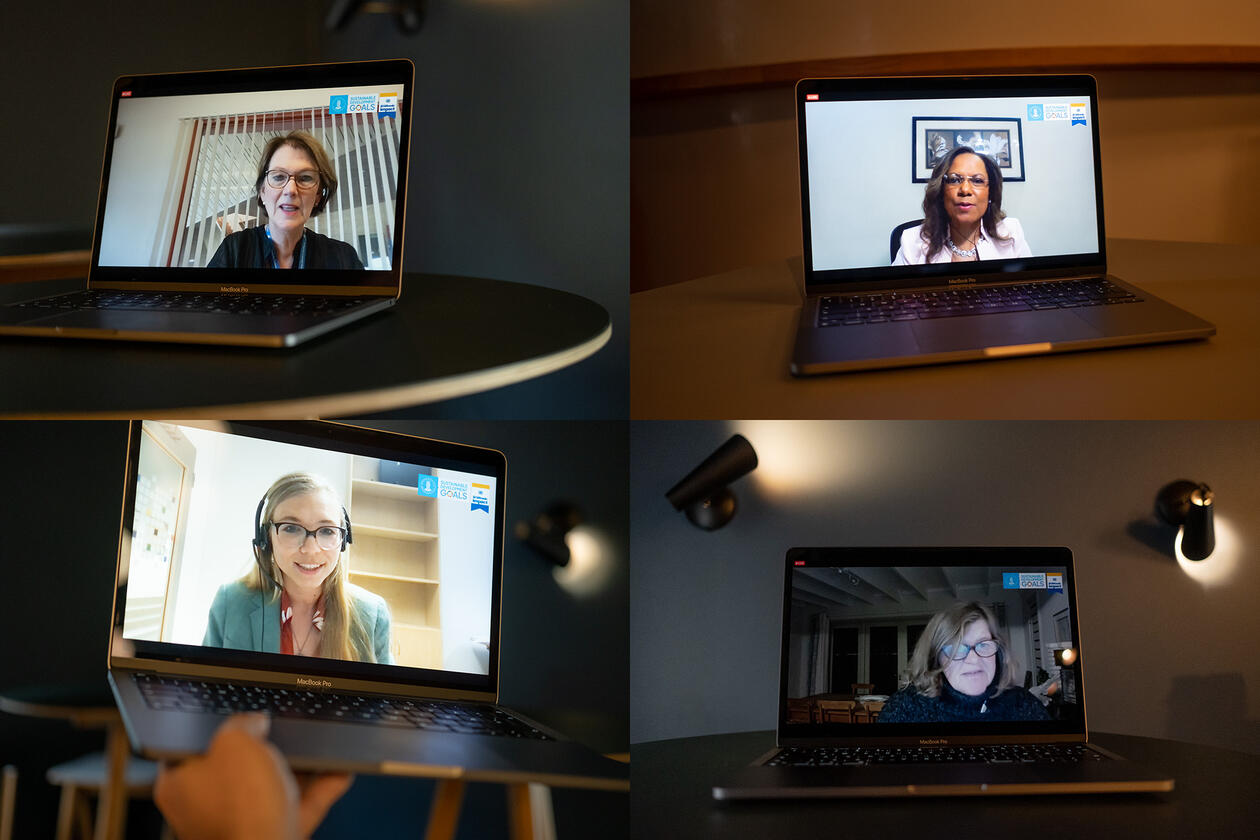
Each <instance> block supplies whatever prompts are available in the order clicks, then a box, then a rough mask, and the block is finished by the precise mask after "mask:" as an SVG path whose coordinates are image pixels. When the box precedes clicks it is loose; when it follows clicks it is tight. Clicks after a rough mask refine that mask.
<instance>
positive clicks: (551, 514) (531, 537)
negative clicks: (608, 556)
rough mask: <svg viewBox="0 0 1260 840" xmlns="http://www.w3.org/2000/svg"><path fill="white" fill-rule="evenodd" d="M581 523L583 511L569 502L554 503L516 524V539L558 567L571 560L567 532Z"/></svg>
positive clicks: (565, 564)
mask: <svg viewBox="0 0 1260 840" xmlns="http://www.w3.org/2000/svg"><path fill="white" fill-rule="evenodd" d="M581 524H582V512H581V511H579V510H578V509H577V507H575V506H574V505H572V504H569V503H568V502H553V503H552V504H550V505H548V506H547V509H546V510H544V511H543V512H542V513H540V514H538V515H537V516H535V517H534V518H533V519H532V520H529V521H525V520H521V521H520V522H517V523H516V527H515V529H514V533H515V534H516V538H517V539H518V540H520V541H521V542H523V543H525V544H526V545H527V546H529V547H530V548H532V549H534V551H537V552H538V553H539V554H541V555H542V556H543V557H545V558H547V559H548V560H550V561H551V562H552V563H555V564H556V565H557V566H567V565H569V560H570V558H571V557H572V554H571V552H570V551H569V544H568V542H567V540H566V537H567V536H568V534H569V532H570V531H572V530H573V529H574V528H576V527H577V526H578V525H581Z"/></svg>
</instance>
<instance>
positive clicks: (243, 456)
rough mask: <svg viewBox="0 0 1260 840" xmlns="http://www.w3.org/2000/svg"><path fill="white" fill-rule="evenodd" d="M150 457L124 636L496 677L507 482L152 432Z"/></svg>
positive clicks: (200, 433)
mask: <svg viewBox="0 0 1260 840" xmlns="http://www.w3.org/2000/svg"><path fill="white" fill-rule="evenodd" d="M139 450H140V451H139V460H138V462H137V467H136V478H135V488H136V489H135V503H134V511H133V512H132V519H131V523H132V534H131V543H130V553H129V562H128V564H127V569H126V579H127V587H126V597H125V614H124V616H123V627H122V629H123V636H124V637H125V638H126V639H130V640H133V641H135V642H137V643H138V644H139V643H148V644H149V647H150V648H152V647H153V643H160V644H164V645H179V646H197V648H198V649H199V651H200V653H203V654H207V653H209V652H210V651H211V650H212V649H221V650H222V651H223V655H224V656H239V655H241V654H238V653H235V652H249V653H251V654H254V655H256V654H269V655H272V656H275V657H285V658H287V657H288V656H293V657H301V658H309V659H319V660H337V661H341V662H348V663H365V664H372V665H393V666H403V667H405V668H423V669H429V670H434V671H443V672H450V673H454V674H473V675H485V674H487V673H488V669H489V650H488V645H489V640H490V635H491V604H492V602H493V597H492V587H493V563H494V538H495V537H494V534H495V523H496V520H497V518H498V512H497V510H496V509H495V508H496V507H497V502H496V489H495V485H496V479H495V477H494V476H486V475H479V474H476V473H471V472H464V471H461V470H458V469H454V468H452V467H450V466H446V465H432V464H405V463H399V462H392V461H387V460H381V459H378V458H373V457H367V456H365V455H361V454H350V453H347V452H343V451H332V450H324V449H317V448H312V447H308V446H299V445H295V444H290V443H286V442H283V441H280V440H266V439H261V438H253V437H246V436H241V435H233V434H223V433H220V432H217V431H210V430H207V429H202V428H195V427H189V426H182V425H173V424H167V423H156V422H151V421H145V423H144V424H143V426H142V433H141V438H140V446H139ZM159 649H160V648H159ZM277 664H279V661H277ZM309 664H313V663H308V664H307V665H294V664H290V665H287V666H286V667H290V668H296V667H304V668H305V667H308V665H309Z"/></svg>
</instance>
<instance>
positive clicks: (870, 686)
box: [851, 683, 875, 698]
mask: <svg viewBox="0 0 1260 840" xmlns="http://www.w3.org/2000/svg"><path fill="white" fill-rule="evenodd" d="M851 687H852V689H853V696H854V697H855V698H857V697H861V696H862V695H863V694H874V693H875V683H853V684H852V686H851Z"/></svg>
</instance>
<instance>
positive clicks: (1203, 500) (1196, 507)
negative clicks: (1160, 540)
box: [1155, 478, 1216, 560]
mask: <svg viewBox="0 0 1260 840" xmlns="http://www.w3.org/2000/svg"><path fill="white" fill-rule="evenodd" d="M1214 501H1215V497H1214V496H1213V493H1212V489H1211V488H1210V487H1208V486H1207V485H1206V484H1203V483H1201V482H1197V481H1189V480H1187V479H1184V478H1183V479H1179V480H1177V481H1174V482H1171V483H1170V484H1165V485H1164V486H1163V487H1162V488H1161V489H1160V491H1159V495H1157V496H1156V497H1155V512H1156V513H1157V514H1159V518H1160V519H1162V520H1164V521H1165V522H1167V523H1168V524H1169V525H1172V526H1173V527H1175V528H1181V553H1182V554H1183V555H1185V558H1186V559H1187V560H1203V559H1205V558H1207V557H1209V556H1210V555H1211V554H1212V551H1213V549H1215V548H1216V530H1215V528H1214V526H1213V524H1212V517H1213V503H1214Z"/></svg>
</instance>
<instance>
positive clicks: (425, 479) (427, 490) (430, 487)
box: [416, 475, 438, 499]
mask: <svg viewBox="0 0 1260 840" xmlns="http://www.w3.org/2000/svg"><path fill="white" fill-rule="evenodd" d="M416 492H417V493H419V494H420V495H421V496H428V497H429V498H431V499H436V498H437V493H438V480H437V479H436V478H434V477H433V476H431V475H422V476H420V477H419V478H418V479H416Z"/></svg>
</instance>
